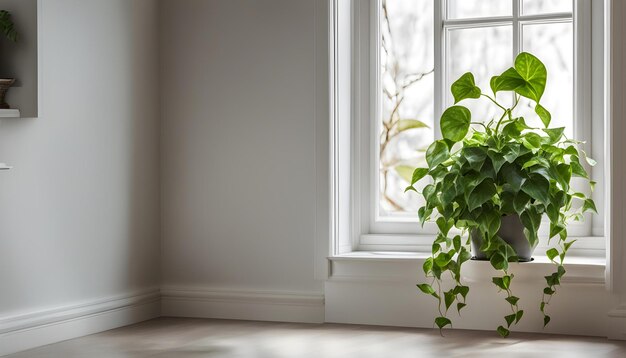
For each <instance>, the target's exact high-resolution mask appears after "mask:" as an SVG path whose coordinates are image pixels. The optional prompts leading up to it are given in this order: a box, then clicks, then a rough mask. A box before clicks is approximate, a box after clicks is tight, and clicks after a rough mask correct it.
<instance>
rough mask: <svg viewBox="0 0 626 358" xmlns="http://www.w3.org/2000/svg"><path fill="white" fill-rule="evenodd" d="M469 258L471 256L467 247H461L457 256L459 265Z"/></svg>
mask: <svg viewBox="0 0 626 358" xmlns="http://www.w3.org/2000/svg"><path fill="white" fill-rule="evenodd" d="M471 258H472V254H470V253H469V251H467V249H465V248H463V247H462V248H461V253H460V254H459V257H458V261H459V265H461V264H463V263H464V262H466V261H469V260H470V259H471ZM468 290H469V288H468ZM464 297H465V296H464Z"/></svg>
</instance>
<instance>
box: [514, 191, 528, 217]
mask: <svg viewBox="0 0 626 358" xmlns="http://www.w3.org/2000/svg"><path fill="white" fill-rule="evenodd" d="M529 201H530V196H528V195H527V194H526V193H524V192H519V193H517V195H516V196H515V199H514V200H513V208H514V209H515V212H516V213H518V214H520V213H521V212H522V211H524V210H526V205H528V202H529Z"/></svg>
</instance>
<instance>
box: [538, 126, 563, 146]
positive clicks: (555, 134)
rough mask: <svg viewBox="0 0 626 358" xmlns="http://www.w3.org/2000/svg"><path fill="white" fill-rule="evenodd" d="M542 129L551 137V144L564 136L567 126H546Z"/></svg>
mask: <svg viewBox="0 0 626 358" xmlns="http://www.w3.org/2000/svg"><path fill="white" fill-rule="evenodd" d="M542 130H543V131H544V132H545V133H546V134H547V135H548V138H550V143H549V144H554V143H556V142H558V141H559V139H561V138H562V137H563V132H565V127H559V128H544V129H542Z"/></svg>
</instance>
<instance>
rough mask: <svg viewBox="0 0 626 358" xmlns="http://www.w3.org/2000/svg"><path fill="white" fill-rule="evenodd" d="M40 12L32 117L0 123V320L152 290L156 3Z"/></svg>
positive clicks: (64, 4) (155, 264) (107, 3)
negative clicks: (0, 165) (1, 165)
mask: <svg viewBox="0 0 626 358" xmlns="http://www.w3.org/2000/svg"><path fill="white" fill-rule="evenodd" d="M40 10H41V11H40V13H39V16H40V38H39V51H40V53H39V54H40V60H39V64H40V73H39V74H40V77H39V80H40V81H39V90H40V97H39V100H40V102H39V104H40V108H39V118H29V119H11V120H2V121H0V162H7V163H10V164H12V165H14V166H15V168H14V169H13V170H11V171H9V172H0V287H2V289H1V292H2V293H1V294H0V318H3V317H7V316H13V315H19V314H21V313H31V312H34V311H37V310H45V309H49V308H56V307H59V306H67V305H71V304H74V303H78V302H90V301H92V300H97V299H101V298H103V297H109V296H117V295H126V294H128V293H129V292H132V291H135V290H141V289H145V288H147V287H154V286H157V285H158V284H159V161H158V157H159V112H158V111H159V108H158V95H159V93H158V60H157V58H158V57H157V55H158V31H157V30H158V28H157V25H158V24H157V19H158V16H157V11H158V6H157V1H156V0H133V1H127V0H89V1H84V0H54V1H41V8H40ZM83 332H87V331H86V330H83Z"/></svg>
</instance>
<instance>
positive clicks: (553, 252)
mask: <svg viewBox="0 0 626 358" xmlns="http://www.w3.org/2000/svg"><path fill="white" fill-rule="evenodd" d="M546 256H548V259H550V261H554V258H555V257H557V256H559V251H558V250H557V249H555V248H551V249H550V250H548V251H546Z"/></svg>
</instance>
